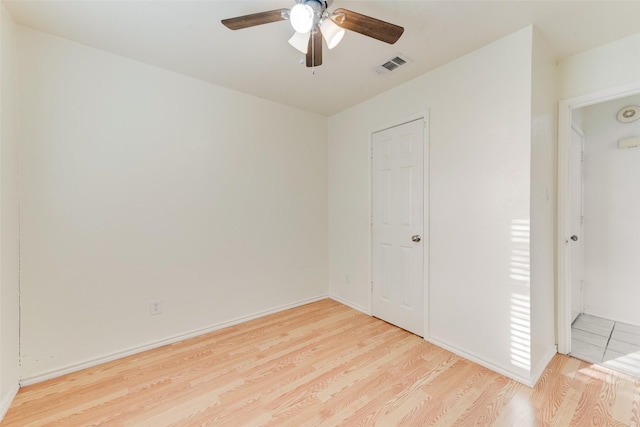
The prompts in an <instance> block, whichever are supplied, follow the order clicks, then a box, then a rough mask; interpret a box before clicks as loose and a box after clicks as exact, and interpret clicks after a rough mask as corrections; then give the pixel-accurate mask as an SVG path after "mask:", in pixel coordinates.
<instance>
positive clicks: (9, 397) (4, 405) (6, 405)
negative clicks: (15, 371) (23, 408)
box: [0, 384, 20, 421]
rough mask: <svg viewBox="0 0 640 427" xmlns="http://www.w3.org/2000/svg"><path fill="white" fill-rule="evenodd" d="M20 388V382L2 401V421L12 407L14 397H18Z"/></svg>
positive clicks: (0, 410) (0, 404)
mask: <svg viewBox="0 0 640 427" xmlns="http://www.w3.org/2000/svg"><path fill="white" fill-rule="evenodd" d="M19 390H20V384H16V385H15V386H14V387H13V390H11V391H10V392H9V393H7V395H6V396H5V397H4V398H3V399H2V401H1V402H0V421H2V419H3V418H4V416H5V415H6V413H7V411H8V410H9V408H10V407H11V403H13V399H15V398H16V395H17V394H18V391H19Z"/></svg>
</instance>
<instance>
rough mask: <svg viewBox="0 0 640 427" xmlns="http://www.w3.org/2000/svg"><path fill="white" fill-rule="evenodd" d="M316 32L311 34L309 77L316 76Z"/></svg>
mask: <svg viewBox="0 0 640 427" xmlns="http://www.w3.org/2000/svg"><path fill="white" fill-rule="evenodd" d="M315 37H316V32H315V31H312V32H311V75H312V76H315V75H316V39H315Z"/></svg>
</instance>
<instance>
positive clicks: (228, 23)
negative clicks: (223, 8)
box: [221, 9, 289, 30]
mask: <svg viewBox="0 0 640 427" xmlns="http://www.w3.org/2000/svg"><path fill="white" fill-rule="evenodd" d="M288 15H289V9H276V10H270V11H268V12H258V13H252V14H251V15H243V16H237V17H235V18H229V19H223V20H222V21H221V22H222V24H223V25H224V26H225V27H227V28H229V29H231V30H241V29H243V28H249V27H253V26H256V25H262V24H269V23H270V22H277V21H284V20H285V19H288Z"/></svg>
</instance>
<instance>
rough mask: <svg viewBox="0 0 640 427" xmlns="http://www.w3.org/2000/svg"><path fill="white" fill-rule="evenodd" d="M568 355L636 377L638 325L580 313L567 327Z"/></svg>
mask: <svg viewBox="0 0 640 427" xmlns="http://www.w3.org/2000/svg"><path fill="white" fill-rule="evenodd" d="M570 354H571V355H572V356H573V357H575V358H578V359H581V360H584V361H587V362H590V363H597V364H599V365H602V366H606V367H608V368H611V369H615V370H617V371H620V372H624V373H625V374H629V375H633V376H635V377H638V378H640V326H633V325H627V324H625V323H621V322H614V321H613V320H608V319H602V318H600V317H595V316H590V315H588V314H581V315H580V316H578V318H577V319H576V320H575V321H574V322H573V324H572V325H571V353H570Z"/></svg>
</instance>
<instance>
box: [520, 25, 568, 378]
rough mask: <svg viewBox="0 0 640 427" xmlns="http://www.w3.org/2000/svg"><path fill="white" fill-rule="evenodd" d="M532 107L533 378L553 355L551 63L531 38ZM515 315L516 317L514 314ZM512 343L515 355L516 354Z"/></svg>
mask: <svg viewBox="0 0 640 427" xmlns="http://www.w3.org/2000/svg"><path fill="white" fill-rule="evenodd" d="M531 76H532V85H531V94H532V104H531V120H532V121H531V244H530V250H531V259H530V262H531V290H530V293H531V306H530V309H531V367H532V370H533V372H532V376H533V377H537V376H538V375H541V374H542V371H543V370H544V368H545V367H546V365H547V364H548V362H549V360H550V358H551V357H553V355H554V354H555V352H556V351H555V342H556V337H555V331H556V324H555V315H556V310H555V294H556V289H555V246H556V238H555V236H556V235H555V223H556V221H555V213H556V203H555V201H556V186H557V184H556V169H557V165H556V156H557V149H558V148H557V134H558V133H557V132H558V128H557V122H558V111H557V102H556V100H557V98H556V97H557V87H556V81H557V67H556V60H555V58H554V57H553V55H552V54H551V53H550V51H549V49H548V48H547V46H546V44H545V42H544V40H543V39H542V37H541V36H540V33H538V31H534V33H533V55H532V75H531ZM514 314H516V313H514ZM517 344H518V343H517V342H514V349H517V348H518V347H517Z"/></svg>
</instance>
